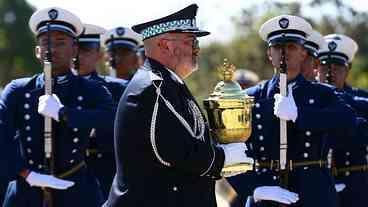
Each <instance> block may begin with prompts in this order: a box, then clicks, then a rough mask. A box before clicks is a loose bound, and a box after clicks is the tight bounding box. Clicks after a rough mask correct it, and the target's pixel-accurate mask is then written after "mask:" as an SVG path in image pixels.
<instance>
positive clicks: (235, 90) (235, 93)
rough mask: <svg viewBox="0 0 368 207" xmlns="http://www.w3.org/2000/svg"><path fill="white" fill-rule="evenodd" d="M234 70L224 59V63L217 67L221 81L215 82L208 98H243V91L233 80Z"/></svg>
mask: <svg viewBox="0 0 368 207" xmlns="http://www.w3.org/2000/svg"><path fill="white" fill-rule="evenodd" d="M235 70H236V68H235V66H234V65H233V64H230V63H228V62H227V59H225V60H224V64H223V65H222V66H221V67H219V69H218V71H219V75H220V78H221V81H220V82H218V83H217V85H216V87H215V89H214V91H213V92H212V94H211V95H210V99H213V98H215V99H217V98H219V99H244V97H245V93H244V92H243V91H242V88H241V87H240V85H239V83H237V82H236V81H233V75H234V72H235Z"/></svg>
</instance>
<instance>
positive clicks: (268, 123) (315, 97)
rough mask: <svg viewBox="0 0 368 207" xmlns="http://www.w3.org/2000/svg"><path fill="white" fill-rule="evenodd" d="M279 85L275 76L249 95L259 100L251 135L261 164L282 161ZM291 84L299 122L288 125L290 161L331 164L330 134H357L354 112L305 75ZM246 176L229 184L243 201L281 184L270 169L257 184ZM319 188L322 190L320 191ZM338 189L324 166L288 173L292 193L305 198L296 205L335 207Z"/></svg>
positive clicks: (254, 178) (261, 172)
mask: <svg viewBox="0 0 368 207" xmlns="http://www.w3.org/2000/svg"><path fill="white" fill-rule="evenodd" d="M278 83H279V78H278V76H276V75H275V76H274V77H273V78H272V79H271V80H269V81H266V82H265V83H262V84H259V85H257V86H255V87H252V88H249V89H247V90H246V93H247V94H248V95H250V96H253V97H254V98H255V106H254V108H253V120H252V121H253V122H252V135H251V137H250V139H249V141H248V142H247V144H248V145H249V148H250V150H251V152H252V154H250V155H251V156H253V157H254V158H255V159H256V160H257V161H258V162H270V161H271V160H279V153H280V152H279V146H280V144H279V141H280V138H279V134H280V132H279V127H280V126H279V123H280V121H279V119H278V118H277V117H276V116H275V115H274V114H273V106H274V98H273V96H274V94H275V93H279V87H278ZM291 83H292V84H294V86H293V95H294V99H295V103H296V105H297V107H298V117H297V120H296V122H295V123H293V122H292V121H289V122H288V154H287V157H288V159H289V160H293V161H294V162H304V161H316V160H327V153H328V149H329V143H328V140H327V137H326V134H327V133H328V132H331V131H334V132H336V133H347V134H350V133H352V132H353V131H354V129H355V128H356V119H355V116H354V114H353V111H352V109H351V108H350V107H348V106H347V105H346V104H345V103H344V102H343V101H342V100H341V99H340V98H338V97H337V96H336V95H335V94H334V91H333V90H332V89H331V88H329V87H327V86H325V85H321V84H318V83H312V82H308V81H307V80H305V79H304V77H303V76H302V75H298V76H297V77H296V79H295V80H293V81H290V82H289V84H291ZM342 117H343V118H342ZM243 177H244V175H243ZM246 177H247V176H245V179H244V181H243V182H242V181H241V180H242V179H241V175H240V176H238V177H234V178H230V179H229V180H230V183H231V184H232V186H233V187H234V188H235V190H236V191H237V192H238V195H240V196H243V198H244V200H245V199H246V196H248V195H249V194H251V193H252V192H253V190H254V189H255V188H256V187H257V186H262V185H279V180H278V179H279V177H278V173H277V172H276V171H275V170H270V169H267V168H260V169H257V171H256V172H253V175H252V179H247V178H246ZM248 178H249V176H248ZM232 180H233V181H234V182H232ZM248 180H250V182H249V184H248V183H247V181H248ZM316 183H318V184H319V185H318V186H316V185H315V184H316ZM333 184H334V183H333V178H332V176H331V175H330V173H329V170H328V169H327V168H325V167H322V168H321V167H319V166H310V167H301V168H297V169H293V170H292V171H291V172H290V173H289V186H288V189H289V190H291V191H294V192H296V193H298V194H299V197H300V201H299V202H298V204H297V205H296V206H324V207H326V206H335V202H336V194H335V190H334V186H333ZM244 185H248V188H244ZM261 203H267V202H261ZM266 205H269V204H266Z"/></svg>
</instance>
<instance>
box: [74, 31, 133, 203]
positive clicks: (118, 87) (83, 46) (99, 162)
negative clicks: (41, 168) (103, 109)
mask: <svg viewBox="0 0 368 207" xmlns="http://www.w3.org/2000/svg"><path fill="white" fill-rule="evenodd" d="M103 33H105V29H104V28H102V27H99V26H96V25H91V24H84V32H83V33H82V35H80V36H79V38H78V44H79V69H78V73H79V75H81V76H83V77H84V78H87V79H91V80H95V81H97V82H98V83H100V84H101V85H103V86H104V87H106V88H107V89H108V90H109V91H110V93H111V95H112V99H113V102H114V104H115V105H116V107H117V104H118V103H119V100H120V97H121V95H122V94H123V92H124V89H125V88H126V86H127V83H128V82H127V81H126V80H122V79H118V78H114V77H110V76H102V75H99V74H97V65H98V63H100V61H101V60H102V57H103V53H102V51H101V49H100V45H101V44H100V36H101V35H102V34H103ZM113 137H114V132H113V130H108V131H101V130H100V131H97V130H96V129H92V130H91V133H90V143H89V147H88V149H87V160H86V161H87V164H88V167H89V169H91V170H92V172H93V173H94V175H95V176H96V177H97V179H98V180H99V181H100V184H101V188H102V192H103V194H104V199H107V196H108V193H109V190H110V187H111V183H112V179H113V178H114V175H115V160H114V152H113V151H114V150H113V149H114V138H113Z"/></svg>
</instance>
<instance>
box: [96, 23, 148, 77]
mask: <svg viewBox="0 0 368 207" xmlns="http://www.w3.org/2000/svg"><path fill="white" fill-rule="evenodd" d="M141 42H142V39H141V37H140V35H139V34H137V33H136V32H134V31H133V30H131V29H130V28H126V27H117V28H114V29H111V30H109V31H107V32H106V33H105V34H104V35H103V36H102V38H101V43H102V44H103V45H104V46H105V48H106V52H107V59H108V64H109V66H110V69H111V73H112V74H113V76H115V77H117V78H120V79H124V80H130V78H131V77H132V76H133V74H134V72H135V71H136V70H137V68H138V67H139V63H138V55H137V51H138V48H139V45H141V44H142V43H141Z"/></svg>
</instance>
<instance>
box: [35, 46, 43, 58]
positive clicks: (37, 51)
mask: <svg viewBox="0 0 368 207" xmlns="http://www.w3.org/2000/svg"><path fill="white" fill-rule="evenodd" d="M34 52H35V56H36V58H37V59H38V60H40V61H42V56H41V47H40V46H39V45H37V46H36V47H35V49H34Z"/></svg>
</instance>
